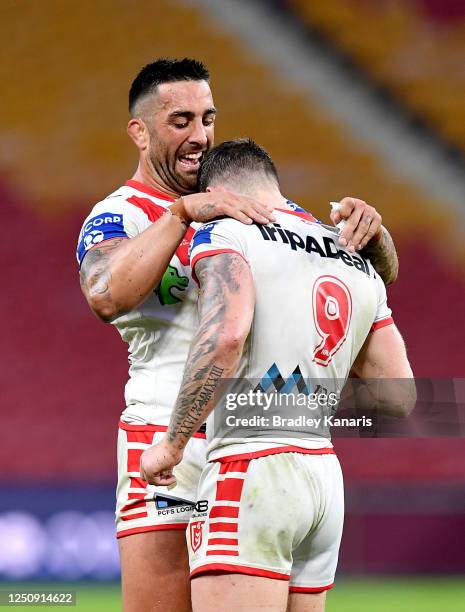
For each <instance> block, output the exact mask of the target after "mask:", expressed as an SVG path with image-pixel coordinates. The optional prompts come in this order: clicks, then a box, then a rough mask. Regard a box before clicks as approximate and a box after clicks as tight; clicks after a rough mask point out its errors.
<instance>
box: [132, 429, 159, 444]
mask: <svg viewBox="0 0 465 612" xmlns="http://www.w3.org/2000/svg"><path fill="white" fill-rule="evenodd" d="M154 434H155V432H154V431H127V432H126V435H127V437H128V442H138V443H140V444H152V442H153V436H154Z"/></svg>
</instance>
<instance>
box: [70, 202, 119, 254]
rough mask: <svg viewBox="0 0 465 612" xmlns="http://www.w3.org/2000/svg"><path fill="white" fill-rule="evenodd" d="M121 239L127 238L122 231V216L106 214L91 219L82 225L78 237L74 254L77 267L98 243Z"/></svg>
mask: <svg viewBox="0 0 465 612" xmlns="http://www.w3.org/2000/svg"><path fill="white" fill-rule="evenodd" d="M121 237H122V238H127V237H128V236H127V233H126V231H125V229H124V223H123V215H122V214H120V213H112V212H108V213H102V214H100V215H96V216H95V217H92V218H91V219H89V220H88V221H86V223H85V224H84V226H83V228H82V230H81V235H80V237H79V243H78V247H77V253H76V255H77V259H78V262H79V265H80V264H81V263H82V260H83V259H84V255H85V254H86V253H87V251H88V250H89V249H91V248H92V247H93V246H95V245H96V244H98V243H99V242H102V241H103V240H108V239H109V238H121Z"/></svg>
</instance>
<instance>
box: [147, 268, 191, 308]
mask: <svg viewBox="0 0 465 612" xmlns="http://www.w3.org/2000/svg"><path fill="white" fill-rule="evenodd" d="M188 284H189V279H188V278H187V276H180V275H179V272H178V270H177V269H176V268H175V267H174V266H168V269H167V270H166V272H165V273H164V274H163V278H162V279H161V281H160V284H159V285H158V287H157V288H156V289H155V293H156V294H157V295H158V299H159V300H160V304H161V305H162V306H166V305H168V304H177V303H178V302H180V301H181V300H180V299H179V298H178V297H176V296H175V295H173V293H172V291H173V289H177V290H178V291H185V289H186V288H187V285H188Z"/></svg>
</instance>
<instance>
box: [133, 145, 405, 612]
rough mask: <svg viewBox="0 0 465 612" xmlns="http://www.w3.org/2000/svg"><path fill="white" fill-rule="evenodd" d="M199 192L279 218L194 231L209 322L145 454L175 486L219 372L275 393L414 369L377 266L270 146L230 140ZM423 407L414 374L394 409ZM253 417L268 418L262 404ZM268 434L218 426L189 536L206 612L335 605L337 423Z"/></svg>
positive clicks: (211, 435) (206, 167) (158, 477)
mask: <svg viewBox="0 0 465 612" xmlns="http://www.w3.org/2000/svg"><path fill="white" fill-rule="evenodd" d="M199 187H200V188H201V189H202V190H204V189H207V190H210V191H211V192H214V191H219V192H221V191H222V190H236V191H237V193H240V194H247V195H249V196H250V197H253V198H254V199H257V200H259V201H261V202H262V203H264V202H271V203H272V204H273V207H274V212H275V215H276V218H277V221H276V223H272V224H269V225H267V226H262V227H260V226H258V225H253V226H246V225H243V224H240V223H237V221H235V220H232V219H221V220H217V221H215V222H212V223H208V224H206V225H204V226H202V227H201V228H200V229H198V230H197V232H196V234H195V236H194V238H193V242H192V247H191V267H192V273H193V275H194V276H195V277H196V278H197V279H198V282H199V286H200V295H199V313H200V323H199V327H198V330H197V332H196V334H195V336H194V339H193V342H192V345H191V348H190V352H189V356H188V359H187V363H186V368H185V372H184V376H183V381H182V384H181V388H180V391H179V395H178V398H177V401H176V405H175V408H174V411H173V414H172V416H171V420H170V424H169V428H168V431H167V433H166V434H165V435H164V436H163V438H162V440H161V441H160V442H158V443H157V444H156V445H154V446H152V447H151V448H149V449H147V450H145V451H144V453H143V454H142V457H141V473H142V475H143V477H144V478H145V480H147V481H148V482H151V483H154V484H157V485H167V486H169V485H173V484H174V483H175V482H176V477H175V475H174V474H173V471H172V468H173V466H175V465H177V464H178V463H179V462H180V461H181V460H182V457H183V453H184V448H185V446H186V444H187V443H188V441H189V439H190V438H191V436H192V435H193V434H194V433H195V432H196V431H197V430H198V428H199V426H200V425H201V424H202V423H203V422H204V421H205V419H206V418H207V417H208V415H209V414H210V413H211V411H212V410H213V408H214V403H215V400H214V395H215V390H217V389H218V387H219V385H220V384H221V382H226V381H228V382H229V379H232V378H233V377H246V378H247V379H251V380H259V381H261V382H260V385H263V386H264V388H266V386H267V385H268V384H269V383H270V380H271V379H275V380H279V378H281V389H282V385H283V384H284V381H286V380H287V382H286V383H285V384H286V387H287V386H288V384H289V381H291V383H292V386H299V389H302V388H303V387H302V385H304V387H305V385H307V384H309V385H310V386H312V382H311V381H312V380H314V381H315V380H320V381H321V380H322V379H325V381H327V382H325V383H324V384H325V387H328V389H331V392H332V393H333V394H335V397H340V394H341V391H342V388H343V386H344V384H345V381H346V379H347V377H348V374H349V371H350V370H351V368H352V367H353V368H354V371H355V373H356V374H358V375H359V376H360V377H363V378H375V377H376V378H377V377H384V378H396V379H399V378H403V379H412V378H413V374H412V371H411V368H410V365H409V362H408V359H407V356H406V351H405V346H404V343H403V340H402V338H401V336H400V334H399V332H398V330H397V329H396V327H395V325H394V323H393V319H392V317H391V310H390V309H389V307H388V306H387V300H386V290H385V286H384V284H383V282H382V280H381V279H380V277H379V275H378V274H376V272H375V270H374V268H373V267H372V265H371V264H370V263H369V262H368V261H367V260H365V259H364V258H362V257H360V255H358V254H356V253H351V252H350V251H349V250H348V249H347V248H345V247H340V246H338V245H337V238H336V237H335V236H334V233H333V232H332V231H330V230H328V229H327V228H326V227H324V226H322V225H321V224H319V223H318V222H317V221H316V220H315V219H314V218H313V217H312V215H310V214H309V213H307V212H306V211H305V210H304V209H302V208H300V207H299V206H297V205H295V204H294V203H292V202H290V201H289V200H287V199H286V198H284V197H283V196H282V195H281V192H280V187H279V182H278V175H277V172H276V168H275V166H274V164H273V162H272V160H271V158H270V157H269V155H268V154H267V153H266V151H264V150H263V149H262V148H261V147H259V146H258V145H256V144H255V143H253V142H252V141H249V140H237V141H230V142H226V143H222V144H220V145H219V146H217V147H215V148H213V149H212V150H211V151H210V152H208V153H207V154H206V155H205V156H204V160H203V162H202V164H201V167H200V173H199ZM359 353H360V357H357V356H358V355H359ZM277 388H278V387H277ZM282 392H284V393H285V392H286V391H284V390H283V391H282ZM327 395H328V392H327V391H326V394H325V395H324V397H327ZM389 399H390V398H389V397H387V398H386V401H387V402H388V403H389ZM222 401H223V400H220V404H221V402H222ZM414 401H415V392H414V388H413V389H412V386H411V384H408V385H407V387H406V388H405V392H404V394H403V395H402V396H400V395H399V394H397V395H396V398H395V401H394V402H393V406H392V408H393V410H394V411H395V412H396V413H397V414H398V413H399V408H400V407H401V408H402V410H403V411H404V412H405V413H407V412H408V411H409V410H411V408H412V407H413V404H414ZM223 408H224V404H223ZM243 414H244V413H243ZM245 414H247V415H248V416H251V415H255V414H257V415H260V414H261V415H263V414H264V412H263V409H260V408H257V405H254V404H253V403H250V404H249V407H248V412H247V411H246V413H245ZM265 414H266V413H265ZM218 418H220V417H219V416H218V411H217V419H218ZM315 428H316V429H315ZM265 430H266V426H264V429H263V431H260V430H255V431H254V432H252V433H250V430H249V431H248V432H247V435H244V436H243V437H240V436H239V435H238V434H237V431H236V433H233V434H231V435H232V437H231V435H229V436H228V435H227V434H226V435H223V436H221V435H219V433H218V431H219V430H218V420H217V422H216V426H215V425H214V423H213V421H212V420H211V419H209V421H208V425H207V436H208V440H209V448H208V463H207V464H206V466H205V467H204V469H203V472H202V476H201V479H200V484H199V490H198V494H197V499H198V500H199V501H198V503H197V505H196V507H195V509H194V512H193V514H192V516H191V519H190V524H189V530H188V545H189V551H190V567H191V576H192V577H193V580H192V604H193V610H194V612H216V611H217V610H220V609H221V610H223V611H224V612H234V611H235V610H244V612H255V611H257V612H258V610H269V611H275V612H284V611H285V610H286V609H289V610H291V611H292V612H303V611H304V610H305V611H308V610H313V611H315V612H321V611H322V610H324V606H325V594H326V591H327V590H328V589H329V588H331V587H332V585H333V582H334V575H335V571H336V564H337V557H338V550H339V544H340V539H341V535H342V524H343V485H342V474H341V470H340V467H339V463H338V460H337V458H336V455H335V454H334V450H333V447H332V444H331V441H330V438H329V427H326V428H321V427H320V425H315V426H313V428H310V429H309V430H308V431H306V430H305V431H304V433H305V434H306V435H305V436H304V437H298V436H295V435H294V436H293V435H292V432H291V433H290V432H289V431H287V428H286V427H284V428H282V429H281V431H280V426H278V427H277V430H275V431H273V432H272V433H271V437H270V432H269V431H268V433H266V432H265ZM288 593H290V595H289V594H288ZM288 605H289V608H287V606H288Z"/></svg>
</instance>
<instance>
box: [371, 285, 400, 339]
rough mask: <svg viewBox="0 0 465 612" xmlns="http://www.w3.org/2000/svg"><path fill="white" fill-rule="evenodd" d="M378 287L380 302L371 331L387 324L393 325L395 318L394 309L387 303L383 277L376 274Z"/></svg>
mask: <svg viewBox="0 0 465 612" xmlns="http://www.w3.org/2000/svg"><path fill="white" fill-rule="evenodd" d="M376 289H377V295H378V304H377V307H376V315H375V320H374V322H373V325H372V326H371V329H370V332H373V331H375V330H376V329H380V328H381V327H385V326H386V325H392V324H393V323H394V320H393V318H392V310H391V309H390V308H389V306H388V303H387V294H386V287H385V285H384V283H383V281H382V280H381V277H380V276H379V275H378V274H376Z"/></svg>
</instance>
